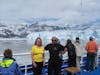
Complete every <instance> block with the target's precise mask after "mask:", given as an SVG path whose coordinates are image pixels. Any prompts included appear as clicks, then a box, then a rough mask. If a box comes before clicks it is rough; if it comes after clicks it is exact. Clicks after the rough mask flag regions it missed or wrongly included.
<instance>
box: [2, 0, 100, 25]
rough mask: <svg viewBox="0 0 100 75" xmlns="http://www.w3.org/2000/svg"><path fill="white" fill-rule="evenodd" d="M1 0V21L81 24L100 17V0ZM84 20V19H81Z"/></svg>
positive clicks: (12, 22)
mask: <svg viewBox="0 0 100 75" xmlns="http://www.w3.org/2000/svg"><path fill="white" fill-rule="evenodd" d="M82 2H83V3H82V4H83V5H82V9H81V5H80V4H81V0H74V1H73V0H0V22H4V23H8V24H16V23H18V24H19V23H27V22H32V21H35V19H36V20H37V19H40V18H41V19H43V18H45V19H46V18H47V19H50V18H51V19H59V20H57V21H53V20H48V21H47V20H46V21H44V19H43V23H44V22H45V23H50V22H53V23H52V24H81V22H83V23H85V22H90V21H93V20H95V19H99V18H100V15H99V13H100V0H82ZM81 20H83V21H81Z"/></svg>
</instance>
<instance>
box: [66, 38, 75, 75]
mask: <svg viewBox="0 0 100 75" xmlns="http://www.w3.org/2000/svg"><path fill="white" fill-rule="evenodd" d="M65 48H66V49H67V51H68V66H69V67H76V51H75V46H74V44H72V41H71V40H70V39H68V40H67V43H66V45H65ZM68 75H71V73H69V72H68ZM74 75H75V74H74Z"/></svg>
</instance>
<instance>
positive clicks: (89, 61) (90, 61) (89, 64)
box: [86, 53, 96, 71]
mask: <svg viewBox="0 0 100 75" xmlns="http://www.w3.org/2000/svg"><path fill="white" fill-rule="evenodd" d="M95 56H96V54H95V53H87V64H86V70H87V71H93V70H94V63H95Z"/></svg>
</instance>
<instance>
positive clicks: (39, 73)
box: [33, 62, 43, 75]
mask: <svg viewBox="0 0 100 75" xmlns="http://www.w3.org/2000/svg"><path fill="white" fill-rule="evenodd" d="M36 64H37V67H36V68H35V67H34V66H33V72H34V75H42V68H43V62H36Z"/></svg>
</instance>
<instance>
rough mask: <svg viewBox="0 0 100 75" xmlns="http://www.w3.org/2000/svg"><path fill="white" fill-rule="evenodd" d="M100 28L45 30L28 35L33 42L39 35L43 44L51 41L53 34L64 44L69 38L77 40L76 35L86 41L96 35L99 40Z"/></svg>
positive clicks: (28, 38)
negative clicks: (94, 29)
mask: <svg viewBox="0 0 100 75" xmlns="http://www.w3.org/2000/svg"><path fill="white" fill-rule="evenodd" d="M99 32H100V30H96V31H93V30H85V31H82V30H58V31H43V32H33V33H31V34H29V35H28V36H27V40H28V41H30V43H33V42H34V41H35V39H36V38H37V37H41V39H42V40H43V44H44V45H45V44H47V43H50V42H51V38H52V36H56V37H57V38H59V39H60V41H61V43H62V44H65V43H66V40H67V39H71V40H75V38H76V37H80V39H81V40H83V41H84V43H86V41H87V40H88V38H89V37H90V36H93V37H95V39H96V40H99V38H100V35H99Z"/></svg>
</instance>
